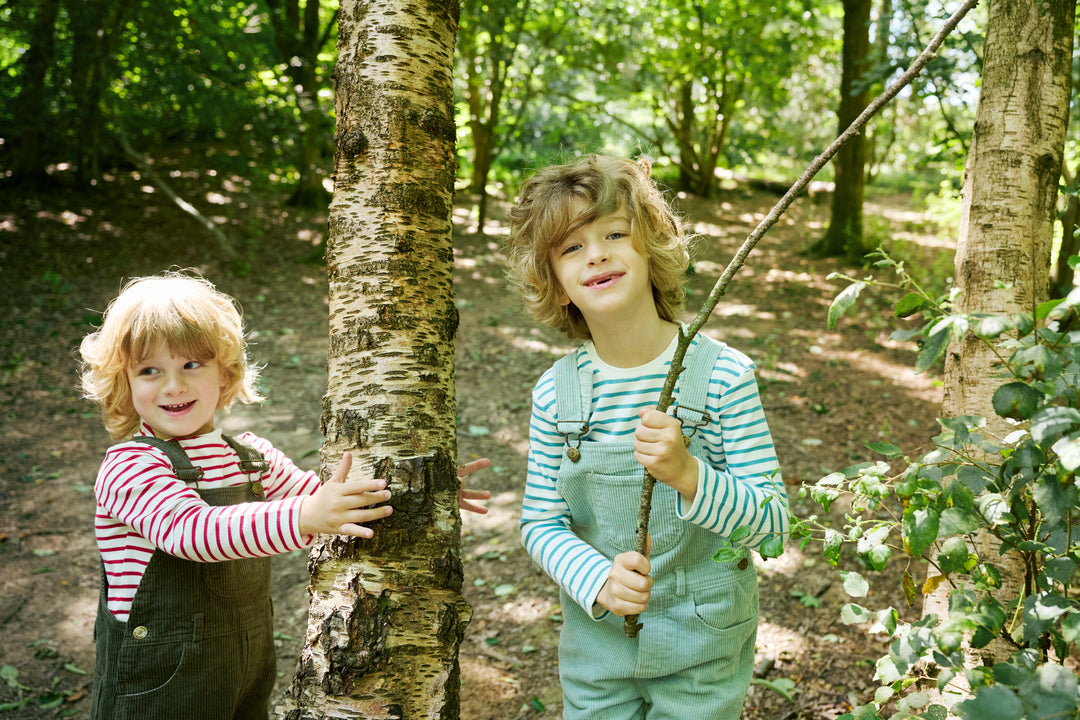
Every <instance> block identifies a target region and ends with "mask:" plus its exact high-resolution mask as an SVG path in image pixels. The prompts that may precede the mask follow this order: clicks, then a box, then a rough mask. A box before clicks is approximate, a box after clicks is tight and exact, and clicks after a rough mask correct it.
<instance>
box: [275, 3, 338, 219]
mask: <svg viewBox="0 0 1080 720" xmlns="http://www.w3.org/2000/svg"><path fill="white" fill-rule="evenodd" d="M266 4H267V6H268V7H269V8H270V23H271V25H272V26H273V28H274V42H275V44H276V45H277V48H278V50H279V51H280V52H281V56H282V60H283V61H284V63H285V64H286V66H287V68H288V71H287V72H288V74H289V77H290V78H292V81H293V88H294V92H295V97H296V106H297V112H298V114H299V118H300V132H299V137H298V143H297V144H298V145H299V148H298V150H299V153H298V155H299V160H298V161H297V168H298V169H299V171H300V177H299V180H298V181H297V184H296V190H294V191H293V194H292V197H291V198H289V203H290V204H292V205H300V206H303V207H321V206H323V205H325V204H326V202H327V201H328V200H329V198H330V196H329V193H327V191H326V189H325V188H324V187H323V178H324V177H326V172H325V169H324V168H323V163H322V155H323V152H322V150H323V147H324V146H325V145H326V142H325V140H324V137H325V135H326V131H325V130H326V126H327V123H326V121H325V115H324V113H323V109H322V107H321V105H320V102H319V90H320V89H321V88H322V86H323V81H322V79H321V77H320V74H319V54H320V53H321V52H322V50H323V48H324V47H326V44H327V42H328V40H329V38H330V36H331V35H330V34H331V32H332V31H333V29H334V25H335V24H336V22H337V13H338V11H337V9H336V8H334V9H333V10H331V11H330V12H329V14H330V17H329V18H327V19H326V21H325V27H324V24H323V21H322V18H321V17H320V12H319V11H320V7H321V4H322V3H321V2H320V0H306V2H305V3H304V6H303V8H301V7H300V0H266Z"/></svg>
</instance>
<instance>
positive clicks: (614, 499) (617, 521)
mask: <svg viewBox="0 0 1080 720" xmlns="http://www.w3.org/2000/svg"><path fill="white" fill-rule="evenodd" d="M644 478H645V471H644V469H641V470H640V472H639V473H638V474H636V475H604V474H601V473H589V474H588V475H587V478H586V483H585V484H586V486H587V488H588V489H587V492H588V494H589V496H590V502H591V503H592V507H593V512H594V513H595V514H596V518H597V520H596V522H597V526H598V527H599V529H600V534H601V536H602V537H603V539H604V541H605V542H606V543H608V544H609V545H610V546H611V547H612V548H614V550H615V551H616V553H623V552H629V551H631V550H633V549H634V547H635V545H636V544H637V525H638V511H639V508H640V506H641V483H642V481H643V480H644ZM675 495H676V493H675V491H674V490H672V489H671V488H669V487H668V486H667V485H664V484H663V483H660V482H657V483H656V484H655V485H654V486H653V493H652V505H651V508H650V512H649V536H650V537H651V538H652V554H653V555H659V554H660V553H664V552H667V551H668V550H671V549H672V548H674V547H676V546H677V545H678V544H679V542H680V541H681V540H682V538H683V535H685V533H686V523H685V522H683V521H682V520H680V519H679V518H678V517H677V516H676V515H675Z"/></svg>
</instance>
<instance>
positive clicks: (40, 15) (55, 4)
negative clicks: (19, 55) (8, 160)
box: [12, 0, 60, 185]
mask: <svg viewBox="0 0 1080 720" xmlns="http://www.w3.org/2000/svg"><path fill="white" fill-rule="evenodd" d="M59 10H60V0H39V2H38V3H37V7H36V8H35V10H34V24H33V27H32V28H31V30H30V47H29V48H27V50H26V54H25V55H24V56H23V60H22V71H21V72H20V73H19V95H18V97H17V98H16V99H15V122H16V123H17V127H16V131H15V132H16V135H17V140H16V142H15V144H14V148H15V152H14V158H13V166H12V172H13V175H14V177H15V180H16V181H18V182H25V183H28V184H34V185H36V184H40V183H41V182H42V181H44V180H45V179H46V178H47V177H48V175H47V174H46V172H45V161H44V159H43V158H42V156H41V141H42V139H43V137H44V132H45V128H46V127H48V126H49V124H50V123H49V122H48V120H47V118H48V117H49V113H48V111H47V108H46V103H45V89H46V85H45V80H46V77H47V76H48V72H49V68H50V66H51V65H52V61H53V55H54V49H55V45H56V37H55V30H56V16H57V13H58V12H59Z"/></svg>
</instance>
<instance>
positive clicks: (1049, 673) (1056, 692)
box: [1018, 662, 1077, 718]
mask: <svg viewBox="0 0 1080 720" xmlns="http://www.w3.org/2000/svg"><path fill="white" fill-rule="evenodd" d="M1076 686H1077V680H1076V675H1074V674H1073V672H1072V671H1071V670H1069V669H1068V668H1065V667H1062V666H1061V665H1058V664H1056V663H1052V662H1050V663H1046V664H1045V665H1040V666H1039V668H1038V670H1036V671H1035V676H1034V677H1031V678H1028V679H1027V680H1026V681H1025V682H1024V683H1022V684H1021V685H1020V687H1019V688H1018V690H1019V694H1020V697H1022V698H1023V703H1024V705H1025V706H1026V708H1027V710H1028V717H1033V718H1067V717H1069V716H1070V715H1073V714H1074V713H1075V712H1076Z"/></svg>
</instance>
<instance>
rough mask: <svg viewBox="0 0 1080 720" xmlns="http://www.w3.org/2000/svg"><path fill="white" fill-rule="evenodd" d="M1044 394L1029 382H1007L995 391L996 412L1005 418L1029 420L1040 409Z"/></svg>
mask: <svg viewBox="0 0 1080 720" xmlns="http://www.w3.org/2000/svg"><path fill="white" fill-rule="evenodd" d="M1042 398H1043V396H1042V393H1040V392H1039V391H1038V390H1036V389H1035V388H1033V387H1031V386H1030V385H1028V384H1027V383H1022V382H1019V381H1017V382H1010V383H1005V384H1004V385H1002V386H1001V387H999V388H998V389H997V390H995V391H994V399H993V403H994V412H996V413H997V414H998V415H1000V416H1001V417H1003V418H1010V419H1012V420H1027V419H1028V418H1030V417H1031V416H1032V415H1034V414H1035V413H1036V411H1038V409H1039V402H1040V401H1041V400H1042Z"/></svg>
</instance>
